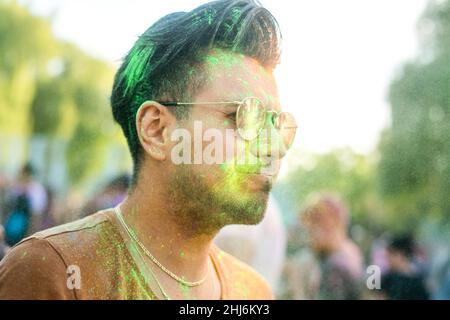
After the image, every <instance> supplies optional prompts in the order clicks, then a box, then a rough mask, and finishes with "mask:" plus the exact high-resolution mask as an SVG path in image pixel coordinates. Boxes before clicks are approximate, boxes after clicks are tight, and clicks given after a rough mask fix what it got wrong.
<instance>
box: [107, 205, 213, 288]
mask: <svg viewBox="0 0 450 320" xmlns="http://www.w3.org/2000/svg"><path fill="white" fill-rule="evenodd" d="M114 211H115V213H116V215H117V217H118V218H119V220H120V222H121V223H122V225H123V226H124V227H125V230H126V231H127V233H128V234H129V235H130V237H131V238H132V239H133V240H134V241H135V242H136V243H137V244H138V246H139V247H140V248H141V249H142V251H143V252H144V253H145V254H146V255H147V256H148V257H149V258H150V260H152V262H153V263H154V264H156V265H157V266H158V267H159V268H160V269H161V270H162V271H164V272H165V273H166V274H167V275H168V276H170V277H171V278H172V279H174V280H176V281H178V282H179V283H180V284H181V285H183V286H186V287H197V286H199V285H201V284H203V283H204V282H205V281H206V279H208V275H209V267H208V270H207V271H206V275H205V276H204V277H203V279H201V280H199V281H194V282H190V281H186V280H184V279H183V277H179V276H177V275H176V274H175V273H173V272H172V271H170V270H169V269H167V268H166V267H164V266H163V265H162V264H161V263H160V262H159V261H158V260H157V259H156V258H155V257H154V256H153V255H152V254H151V253H150V251H148V250H147V248H146V247H145V246H144V245H143V244H142V243H141V242H140V241H139V239H138V238H137V236H136V234H135V233H134V232H133V231H132V230H131V229H130V227H129V226H128V225H127V224H126V222H125V220H124V219H123V216H122V210H121V209H120V206H117V207H116V208H114Z"/></svg>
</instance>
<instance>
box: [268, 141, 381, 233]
mask: <svg viewBox="0 0 450 320" xmlns="http://www.w3.org/2000/svg"><path fill="white" fill-rule="evenodd" d="M298 157H299V159H301V158H305V157H308V159H305V160H304V161H299V163H301V164H300V165H298V166H297V168H296V169H294V170H292V171H290V173H289V175H288V176H287V177H286V178H285V179H283V180H282V181H281V182H280V183H279V184H278V185H277V186H276V188H275V190H274V192H275V195H276V196H277V198H278V199H279V200H281V201H280V204H281V205H282V206H283V209H284V211H285V212H287V213H288V217H286V218H287V220H288V221H287V222H288V223H289V224H291V223H293V222H295V219H297V217H298V214H299V212H300V211H301V209H302V207H303V206H304V203H305V199H306V198H307V197H308V196H309V195H310V194H311V193H315V192H332V193H336V194H338V195H340V196H341V197H342V198H343V199H344V200H345V201H346V203H347V204H348V206H349V209H350V212H351V215H352V219H353V222H357V223H362V224H364V225H370V224H373V223H374V222H376V221H378V220H379V215H380V212H381V210H380V208H379V205H378V204H379V201H377V194H376V185H375V183H374V181H375V171H374V169H375V165H374V159H372V157H368V156H364V155H358V154H356V153H354V152H353V151H351V150H350V149H341V150H335V151H333V152H330V153H328V154H324V155H309V156H307V155H305V154H303V155H299V156H298Z"/></svg>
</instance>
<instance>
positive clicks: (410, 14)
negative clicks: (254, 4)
mask: <svg viewBox="0 0 450 320" xmlns="http://www.w3.org/2000/svg"><path fill="white" fill-rule="evenodd" d="M206 1H207V0H170V1H167V0H165V1H162V0H160V1H157V0H153V1H149V0H147V1H146V0H114V1H111V0H78V1H74V0H21V2H22V3H29V4H30V6H31V8H32V9H33V11H34V12H36V13H38V14H42V15H53V18H54V31H55V33H56V34H57V36H58V37H60V38H63V39H67V40H71V41H73V42H75V43H76V44H78V45H79V46H80V47H81V48H83V49H85V50H86V51H88V52H89V53H91V54H93V55H95V56H97V57H101V58H104V59H106V60H109V61H111V62H114V63H116V64H118V62H119V61H120V58H121V57H122V56H123V55H124V54H125V53H126V52H127V51H128V50H129V49H130V47H131V46H132V44H133V43H134V41H135V40H136V38H137V36H138V35H139V34H141V33H142V32H144V31H145V30H146V29H147V28H148V27H149V26H150V25H151V24H152V23H153V22H155V21H156V20H157V19H158V18H160V17H161V16H163V15H165V14H167V13H170V12H174V11H186V10H191V9H193V8H195V7H196V6H198V5H200V4H202V3H204V2H206ZM261 2H262V3H263V5H265V6H266V7H267V8H268V9H269V10H270V11H271V12H272V13H273V14H274V15H275V17H276V18H277V20H278V21H279V23H280V26H281V30H282V33H283V37H284V41H283V55H282V62H281V64H280V66H279V67H278V69H277V71H276V75H277V78H278V83H279V90H280V98H281V102H282V105H283V108H284V109H285V110H288V111H290V112H292V113H294V114H295V116H296V118H297V121H298V124H299V131H298V137H297V139H296V142H295V146H296V147H298V148H300V149H301V150H303V151H307V152H320V153H321V152H326V151H329V150H331V149H334V148H339V147H345V146H350V147H351V148H353V149H354V150H355V151H357V152H361V153H367V152H370V151H372V150H373V149H374V148H375V146H376V143H377V141H378V138H379V134H380V132H381V130H382V129H383V128H384V127H385V126H386V125H387V124H388V122H389V108H388V103H387V99H386V97H387V88H388V85H389V82H390V80H391V79H392V77H393V76H394V75H395V72H396V71H398V70H399V67H400V65H401V64H402V63H403V62H405V61H406V60H407V59H410V58H413V57H414V56H415V55H416V52H417V41H416V22H417V19H418V18H419V16H420V14H421V13H422V11H423V9H424V8H425V5H426V2H427V1H426V0H371V1H369V0H365V1H361V0H340V1H336V0H299V1H293V0H261Z"/></svg>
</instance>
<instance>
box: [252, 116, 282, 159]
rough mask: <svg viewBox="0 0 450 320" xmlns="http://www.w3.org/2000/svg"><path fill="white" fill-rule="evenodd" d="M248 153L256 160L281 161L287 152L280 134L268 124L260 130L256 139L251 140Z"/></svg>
mask: <svg viewBox="0 0 450 320" xmlns="http://www.w3.org/2000/svg"><path fill="white" fill-rule="evenodd" d="M250 151H251V152H252V154H253V155H255V156H256V157H258V158H270V159H272V160H280V159H282V158H283V157H284V156H285V155H286V152H287V149H286V146H285V145H284V142H283V139H282V137H281V136H280V132H279V131H278V130H276V129H275V127H274V126H273V125H272V124H271V123H269V124H266V126H265V127H264V128H263V129H262V130H261V133H260V134H259V136H258V138H256V139H255V140H253V141H252V142H251V145H250Z"/></svg>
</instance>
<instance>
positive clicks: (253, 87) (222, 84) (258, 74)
mask: <svg viewBox="0 0 450 320" xmlns="http://www.w3.org/2000/svg"><path fill="white" fill-rule="evenodd" d="M205 71H206V73H207V81H206V84H205V86H204V87H203V88H202V90H201V91H200V92H199V94H198V95H197V96H196V99H195V100H197V101H234V100H242V99H244V98H246V97H257V98H259V99H260V100H261V101H263V102H264V103H265V104H266V105H267V106H268V107H269V108H270V109H276V110H278V109H279V108H280V107H279V100H278V92H277V86H276V82H275V79H274V77H273V73H272V71H271V70H270V69H267V68H264V67H263V66H261V64H259V62H258V61H256V60H255V59H252V58H250V57H247V56H244V55H242V54H237V53H232V52H226V51H222V50H215V51H211V52H210V53H209V54H208V56H207V57H206V58H205Z"/></svg>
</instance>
